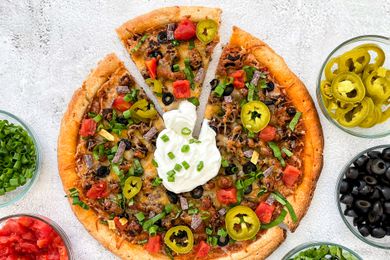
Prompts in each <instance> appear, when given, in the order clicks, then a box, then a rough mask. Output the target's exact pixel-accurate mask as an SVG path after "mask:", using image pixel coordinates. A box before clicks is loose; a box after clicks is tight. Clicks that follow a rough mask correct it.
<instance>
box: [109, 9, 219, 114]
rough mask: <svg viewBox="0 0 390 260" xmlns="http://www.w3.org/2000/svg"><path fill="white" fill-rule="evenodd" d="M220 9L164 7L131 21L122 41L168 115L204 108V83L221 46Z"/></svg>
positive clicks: (121, 30) (121, 32)
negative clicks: (187, 107) (186, 106)
mask: <svg viewBox="0 0 390 260" xmlns="http://www.w3.org/2000/svg"><path fill="white" fill-rule="evenodd" d="M220 15H221V10H220V9H218V8H207V7H183V6H180V7H178V6H174V7H167V8H161V9H158V10H155V11H152V12H150V13H147V14H145V15H142V16H139V17H137V18H135V19H133V20H130V21H128V22H126V23H125V24H123V25H122V26H121V27H119V28H118V29H117V33H118V36H119V38H120V40H121V41H122V43H123V44H124V46H125V47H126V49H127V51H128V52H129V54H130V55H131V58H132V59H133V61H134V63H135V64H136V66H137V67H138V69H139V71H140V72H141V74H142V76H143V77H144V78H145V79H146V82H147V84H148V85H149V86H150V87H151V90H152V91H153V92H154V93H155V95H156V96H157V98H158V101H159V104H160V105H161V106H162V107H163V108H164V110H171V109H173V108H177V106H178V104H179V102H180V101H181V100H183V99H188V100H189V101H191V102H192V103H194V104H195V105H198V104H199V95H200V92H201V86H202V83H203V79H204V76H205V73H206V70H207V67H208V64H209V61H210V58H211V54H212V52H213V50H214V47H215V45H216V44H217V43H218V41H219V34H218V31H219V24H220Z"/></svg>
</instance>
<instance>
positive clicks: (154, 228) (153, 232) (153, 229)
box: [148, 225, 158, 236]
mask: <svg viewBox="0 0 390 260" xmlns="http://www.w3.org/2000/svg"><path fill="white" fill-rule="evenodd" d="M157 230H158V226H157V225H153V226H151V227H150V228H149V229H148V232H149V235H151V236H154V235H156V234H157Z"/></svg>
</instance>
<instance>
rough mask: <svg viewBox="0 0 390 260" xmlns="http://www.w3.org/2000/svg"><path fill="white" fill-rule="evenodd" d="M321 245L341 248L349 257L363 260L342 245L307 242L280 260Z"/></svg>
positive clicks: (287, 259) (286, 259)
mask: <svg viewBox="0 0 390 260" xmlns="http://www.w3.org/2000/svg"><path fill="white" fill-rule="evenodd" d="M322 245H326V246H338V247H341V248H342V249H343V251H347V252H348V253H350V254H351V255H353V256H354V257H356V259H357V260H363V258H361V257H360V256H359V255H358V254H356V253H355V252H354V251H352V250H351V249H349V248H346V247H345V246H342V245H339V244H335V243H330V242H308V243H304V244H301V245H299V246H297V247H295V248H293V249H292V250H291V251H290V252H288V253H287V254H286V255H285V256H284V257H283V258H282V260H289V259H290V258H292V257H294V256H296V255H298V254H299V253H300V252H302V251H305V250H307V249H309V248H313V247H320V246H322Z"/></svg>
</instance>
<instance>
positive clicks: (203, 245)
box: [196, 240, 211, 257]
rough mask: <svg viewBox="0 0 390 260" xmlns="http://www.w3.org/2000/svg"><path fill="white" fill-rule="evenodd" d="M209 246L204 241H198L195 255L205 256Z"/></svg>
mask: <svg viewBox="0 0 390 260" xmlns="http://www.w3.org/2000/svg"><path fill="white" fill-rule="evenodd" d="M210 249H211V246H210V245H209V244H207V243H206V242H204V241H203V240H202V241H200V243H199V245H198V247H197V248H196V257H206V256H207V255H208V254H209V251H210Z"/></svg>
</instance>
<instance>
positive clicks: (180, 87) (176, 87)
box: [173, 80, 191, 98]
mask: <svg viewBox="0 0 390 260" xmlns="http://www.w3.org/2000/svg"><path fill="white" fill-rule="evenodd" d="M173 95H174V96H175V98H189V97H191V88H190V82H189V81H188V80H176V81H175V82H173Z"/></svg>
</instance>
